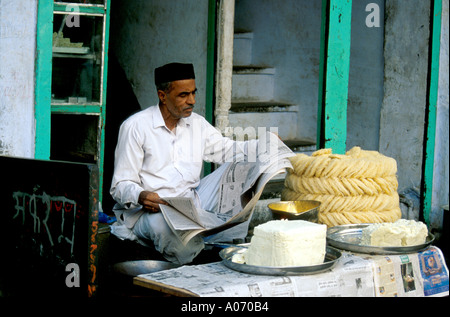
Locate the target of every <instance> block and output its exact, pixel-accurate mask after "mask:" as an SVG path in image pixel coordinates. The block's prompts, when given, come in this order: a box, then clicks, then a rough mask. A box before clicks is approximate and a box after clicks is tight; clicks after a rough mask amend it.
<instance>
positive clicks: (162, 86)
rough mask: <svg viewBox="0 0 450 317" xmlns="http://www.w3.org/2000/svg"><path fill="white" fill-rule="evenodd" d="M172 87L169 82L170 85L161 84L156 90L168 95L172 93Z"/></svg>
mask: <svg viewBox="0 0 450 317" xmlns="http://www.w3.org/2000/svg"><path fill="white" fill-rule="evenodd" d="M171 86H172V82H171V81H170V82H168V83H159V84H157V85H156V90H162V91H164V92H165V93H168V92H169V91H170V88H171Z"/></svg>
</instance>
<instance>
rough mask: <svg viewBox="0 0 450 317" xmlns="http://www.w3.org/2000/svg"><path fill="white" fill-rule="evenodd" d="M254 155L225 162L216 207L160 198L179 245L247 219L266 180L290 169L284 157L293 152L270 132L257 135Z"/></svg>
mask: <svg viewBox="0 0 450 317" xmlns="http://www.w3.org/2000/svg"><path fill="white" fill-rule="evenodd" d="M254 154H255V155H254V156H253V158H254V159H251V158H250V159H248V157H247V159H245V160H236V161H233V162H228V163H225V164H227V167H226V170H225V172H224V173H223V176H222V179H221V184H220V186H219V193H218V195H219V204H218V210H213V211H209V210H202V209H198V208H197V207H196V206H195V204H194V201H193V200H192V199H191V198H185V197H163V198H162V199H163V200H164V201H166V202H167V203H168V205H160V207H161V212H162V214H163V216H164V218H165V220H166V222H167V224H168V225H169V227H170V228H171V229H172V231H173V232H174V233H175V234H176V235H177V236H178V237H179V238H180V240H181V241H182V242H183V244H185V245H186V244H187V243H188V242H189V240H190V239H192V238H193V237H194V236H196V235H198V234H202V235H204V236H208V235H212V234H215V233H217V232H220V231H223V230H226V229H228V228H231V227H233V226H235V225H238V224H240V223H243V222H245V221H247V220H248V219H250V217H251V216H252V213H253V210H254V208H255V206H256V203H257V202H258V200H259V198H260V197H261V194H262V192H263V190H264V187H265V185H266V184H267V183H268V182H269V180H270V179H272V178H273V177H274V176H276V175H277V174H280V173H283V172H284V171H285V170H286V168H292V165H291V163H290V161H289V160H288V157H290V156H293V155H294V153H293V152H292V151H291V150H290V149H289V148H288V147H287V146H286V145H285V144H284V143H283V142H281V140H279V139H278V137H277V136H275V135H274V134H271V133H268V134H266V135H265V137H264V138H262V139H261V138H260V140H259V144H258V146H257V149H256V152H255V153H254ZM249 157H252V155H249Z"/></svg>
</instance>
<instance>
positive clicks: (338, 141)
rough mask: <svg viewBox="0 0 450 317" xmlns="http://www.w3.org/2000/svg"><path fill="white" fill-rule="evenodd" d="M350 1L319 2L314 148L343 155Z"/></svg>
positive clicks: (345, 133) (345, 126)
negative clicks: (315, 142) (317, 86)
mask: <svg viewBox="0 0 450 317" xmlns="http://www.w3.org/2000/svg"><path fill="white" fill-rule="evenodd" d="M351 19H352V0H322V26H321V47H320V70H319V71H320V77H319V102H318V113H317V148H318V149H321V148H331V149H332V150H333V153H336V154H344V153H345V151H346V141H347V100H348V78H349V70H350V43H351Z"/></svg>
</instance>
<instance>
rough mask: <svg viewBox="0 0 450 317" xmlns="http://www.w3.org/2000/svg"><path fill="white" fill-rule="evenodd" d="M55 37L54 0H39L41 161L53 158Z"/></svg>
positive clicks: (36, 95) (38, 134) (36, 111)
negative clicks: (53, 61) (53, 52)
mask: <svg viewBox="0 0 450 317" xmlns="http://www.w3.org/2000/svg"><path fill="white" fill-rule="evenodd" d="M52 36H53V1H38V12H37V30H36V61H35V63H36V71H35V74H36V80H35V89H34V91H35V93H34V117H35V122H36V132H35V133H36V135H35V150H34V153H35V154H34V157H35V158H36V159H41V160H49V159H50V131H51V105H50V104H51V94H52V92H51V90H52Z"/></svg>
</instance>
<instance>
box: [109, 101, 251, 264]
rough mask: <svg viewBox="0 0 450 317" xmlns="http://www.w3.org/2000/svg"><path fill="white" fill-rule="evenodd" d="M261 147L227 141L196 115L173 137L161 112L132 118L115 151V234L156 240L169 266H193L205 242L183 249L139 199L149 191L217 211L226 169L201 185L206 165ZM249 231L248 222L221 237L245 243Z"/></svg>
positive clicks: (182, 123) (145, 112)
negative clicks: (183, 199) (179, 198)
mask: <svg viewBox="0 0 450 317" xmlns="http://www.w3.org/2000/svg"><path fill="white" fill-rule="evenodd" d="M257 144H258V141H256V140H251V141H246V142H244V141H233V140H231V139H229V138H225V137H223V136H222V135H221V133H220V132H219V131H218V130H217V129H216V128H214V127H213V126H212V125H211V124H210V123H208V122H207V121H206V120H205V119H204V118H203V117H201V116H200V115H198V114H196V113H192V114H191V116H189V117H188V118H183V119H181V120H180V121H179V122H178V125H177V127H176V129H175V130H174V131H170V130H169V129H168V128H167V127H166V126H165V123H164V119H163V117H162V114H161V111H160V109H159V106H153V107H150V108H147V109H145V110H142V111H140V112H138V113H137V114H135V115H133V116H131V117H130V118H128V119H127V120H126V121H125V122H124V123H123V124H122V126H121V128H120V131H119V138H118V143H117V147H116V154H115V165H114V175H113V180H112V185H111V190H110V193H111V195H112V197H113V198H114V199H115V200H116V202H117V204H116V206H115V207H114V213H115V214H116V217H117V220H118V221H117V224H116V225H115V226H112V231H111V232H112V233H113V234H115V235H116V236H118V237H119V238H121V239H130V240H138V241H140V242H141V243H143V244H145V242H143V241H145V240H146V239H147V240H151V241H153V243H154V245H155V248H156V249H157V250H158V251H159V252H161V253H162V254H163V255H164V256H165V257H166V258H167V259H168V260H169V261H172V262H176V263H181V264H184V263H188V262H190V261H192V259H193V258H194V257H195V256H196V255H197V254H198V253H199V252H200V251H201V249H203V246H204V244H203V240H201V238H195V239H193V241H192V242H189V243H188V245H187V246H182V244H181V242H180V241H179V240H178V238H177V237H176V236H175V235H174V234H173V233H172V232H171V230H170V229H169V227H168V226H167V224H166V223H165V221H164V219H163V217H162V215H161V214H160V213H159V214H149V213H144V212H143V211H142V210H141V207H140V206H139V204H138V198H139V194H140V193H141V191H143V190H148V191H151V192H156V193H158V194H159V196H160V197H175V196H184V197H191V198H193V199H194V202H195V203H196V205H197V206H198V207H199V208H202V209H204V210H214V209H215V208H216V207H217V203H218V202H217V199H218V197H217V195H216V193H217V192H218V189H219V181H220V177H221V175H222V173H223V170H224V168H223V167H222V168H219V169H218V170H217V171H215V172H214V173H212V174H210V175H208V176H207V177H205V178H204V179H202V180H201V179H200V176H201V172H202V167H203V161H209V162H214V163H219V164H220V163H224V162H231V161H233V160H234V159H236V158H238V157H239V158H242V157H245V156H248V154H249V152H250V151H255V152H254V153H256V147H257ZM197 190H198V192H197ZM155 215H156V216H155ZM247 228H248V222H247V223H244V224H241V225H239V226H236V227H235V228H231V229H229V230H227V231H226V232H225V233H223V234H221V235H219V236H220V238H221V239H226V238H232V237H234V238H242V237H245V234H246V230H247ZM230 235H231V236H230ZM162 236H164V237H162ZM219 236H217V237H219ZM199 239H200V240H199Z"/></svg>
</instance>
